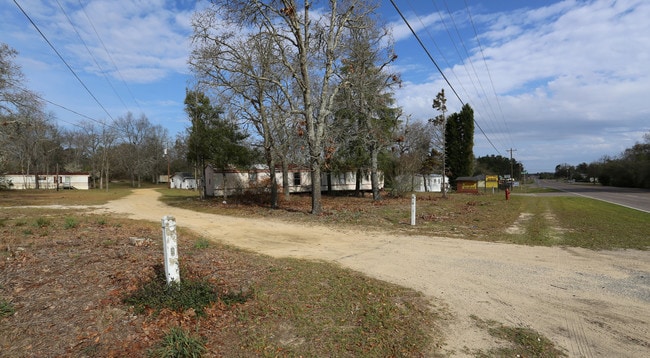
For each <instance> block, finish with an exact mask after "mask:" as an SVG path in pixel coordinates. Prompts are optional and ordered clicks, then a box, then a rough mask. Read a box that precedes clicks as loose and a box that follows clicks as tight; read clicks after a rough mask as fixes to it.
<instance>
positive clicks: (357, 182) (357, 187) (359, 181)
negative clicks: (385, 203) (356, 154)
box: [354, 168, 363, 197]
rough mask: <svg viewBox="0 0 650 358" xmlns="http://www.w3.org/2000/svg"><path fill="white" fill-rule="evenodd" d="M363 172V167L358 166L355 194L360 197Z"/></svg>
mask: <svg viewBox="0 0 650 358" xmlns="http://www.w3.org/2000/svg"><path fill="white" fill-rule="evenodd" d="M362 175H363V172H362V171H361V168H357V173H356V174H355V183H354V196H356V197H360V196H361V178H362Z"/></svg>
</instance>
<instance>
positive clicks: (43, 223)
mask: <svg viewBox="0 0 650 358" xmlns="http://www.w3.org/2000/svg"><path fill="white" fill-rule="evenodd" d="M50 224H51V222H50V219H47V218H44V217H39V218H36V224H35V225H36V226H37V227H40V228H44V227H48V226H50Z"/></svg>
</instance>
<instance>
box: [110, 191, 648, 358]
mask: <svg viewBox="0 0 650 358" xmlns="http://www.w3.org/2000/svg"><path fill="white" fill-rule="evenodd" d="M158 195H159V194H158V193H157V192H155V191H154V190H151V189H142V190H136V191H135V192H134V194H132V195H130V196H128V197H126V198H123V199H120V200H116V201H113V202H110V203H108V204H106V205H104V206H102V207H101V208H100V210H101V211H108V212H113V213H120V214H126V215H127V216H128V217H130V218H134V219H145V220H152V221H158V222H160V220H161V218H162V217H163V216H165V215H173V216H174V217H175V218H176V220H177V224H178V225H179V226H180V227H186V228H189V229H192V230H194V231H196V232H198V233H200V234H201V235H203V236H204V237H206V238H210V239H214V240H220V241H223V242H225V243H228V244H232V245H235V246H238V247H242V248H246V249H250V250H254V251H257V252H260V253H264V254H268V255H272V256H276V257H287V256H290V257H299V258H306V259H318V260H328V261H334V262H337V263H339V264H341V265H343V266H346V267H349V268H352V269H354V270H358V271H361V272H364V273H365V274H367V275H369V276H372V277H375V278H379V279H382V280H385V281H389V282H393V283H397V284H399V285H402V286H406V287H410V288H413V289H416V290H418V291H421V292H423V293H425V294H426V295H428V296H430V297H431V298H432V300H433V302H435V305H436V306H437V307H438V308H442V309H447V310H448V311H449V312H450V315H449V316H448V320H447V321H445V322H444V324H443V326H444V333H445V336H446V341H445V346H444V347H443V349H444V350H445V352H446V353H447V354H448V355H449V356H451V357H465V356H471V354H468V352H471V350H474V349H486V348H490V347H492V346H494V345H495V344H498V342H495V339H494V338H492V337H490V336H489V335H488V334H487V333H486V332H485V331H484V330H482V329H479V328H478V327H477V326H476V323H475V321H474V320H473V319H472V318H471V316H472V315H475V316H477V317H479V318H480V319H483V320H496V321H498V322H501V323H503V324H505V325H510V326H516V327H528V328H532V329H534V330H536V331H538V332H540V333H541V334H543V335H544V336H546V337H548V338H549V339H551V340H552V341H553V342H555V343H556V344H557V345H558V346H560V347H562V348H564V349H565V350H566V351H567V354H568V355H569V356H570V357H650V252H648V251H636V250H625V251H590V250H585V249H579V248H547V247H528V246H518V245H511V244H499V243H486V242H478V241H469V240H459V239H449V238H443V237H412V236H393V235H388V234H384V233H379V232H377V233H372V232H357V231H348V230H346V231H342V230H340V229H337V228H329V227H322V226H307V225H304V224H296V225H293V224H287V223H280V222H273V221H267V220H259V219H255V220H253V219H240V218H233V217H226V216H219V215H212V214H203V213H197V212H193V211H189V210H183V209H177V208H172V207H169V206H166V205H165V204H163V203H161V202H159V201H158V200H156V198H157V197H158ZM180 239H181V240H182V237H181V238H180ZM181 260H182V253H181ZM441 305H442V307H441Z"/></svg>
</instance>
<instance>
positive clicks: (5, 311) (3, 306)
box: [0, 298, 16, 318]
mask: <svg viewBox="0 0 650 358" xmlns="http://www.w3.org/2000/svg"><path fill="white" fill-rule="evenodd" d="M15 312H16V309H15V308H14V305H13V304H11V302H9V301H7V300H5V299H4V298H2V299H0V318H4V317H9V316H11V315H12V314H14V313H15Z"/></svg>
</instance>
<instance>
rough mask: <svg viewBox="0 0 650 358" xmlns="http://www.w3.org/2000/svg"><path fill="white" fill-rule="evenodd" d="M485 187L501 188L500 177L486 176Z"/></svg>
mask: <svg viewBox="0 0 650 358" xmlns="http://www.w3.org/2000/svg"><path fill="white" fill-rule="evenodd" d="M485 187H486V188H498V187H499V176H498V175H486V176H485Z"/></svg>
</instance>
